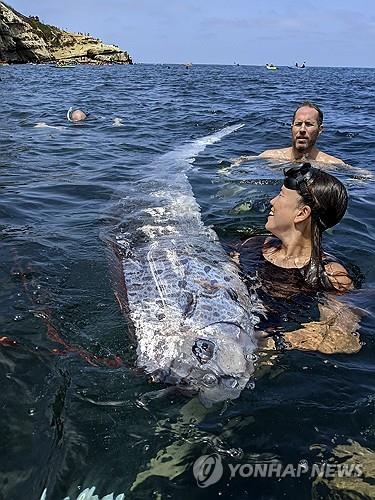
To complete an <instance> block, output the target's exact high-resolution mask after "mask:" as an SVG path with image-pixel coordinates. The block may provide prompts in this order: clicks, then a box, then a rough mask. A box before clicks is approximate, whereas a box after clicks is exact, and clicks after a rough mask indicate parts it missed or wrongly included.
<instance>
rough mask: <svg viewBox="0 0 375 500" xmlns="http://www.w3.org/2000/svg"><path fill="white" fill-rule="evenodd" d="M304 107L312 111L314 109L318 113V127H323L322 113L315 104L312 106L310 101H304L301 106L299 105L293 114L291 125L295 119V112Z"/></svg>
mask: <svg viewBox="0 0 375 500" xmlns="http://www.w3.org/2000/svg"><path fill="white" fill-rule="evenodd" d="M304 106H306V107H308V108H313V109H316V111H317V112H318V125H319V127H320V126H321V125H323V111H322V110H321V109H320V108H319V106H318V105H317V104H314V103H313V102H311V101H304V102H303V103H302V104H300V105H299V106H298V107H297V108H296V110H295V112H294V114H293V120H292V123H293V122H294V118H295V117H296V113H297V111H298V110H299V109H300V108H303V107H304Z"/></svg>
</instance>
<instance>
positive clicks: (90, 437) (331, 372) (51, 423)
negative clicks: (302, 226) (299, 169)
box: [0, 65, 375, 500]
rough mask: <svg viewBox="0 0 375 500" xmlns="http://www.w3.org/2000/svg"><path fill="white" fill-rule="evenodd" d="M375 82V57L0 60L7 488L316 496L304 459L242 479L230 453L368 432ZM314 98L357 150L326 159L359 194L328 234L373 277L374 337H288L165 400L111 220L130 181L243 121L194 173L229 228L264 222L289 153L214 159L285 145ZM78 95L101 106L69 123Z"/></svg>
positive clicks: (53, 492)
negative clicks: (139, 353) (286, 469)
mask: <svg viewBox="0 0 375 500" xmlns="http://www.w3.org/2000/svg"><path fill="white" fill-rule="evenodd" d="M374 88H375V70H373V69H355V68H351V69H341V68H308V69H306V70H304V71H300V70H298V71H297V70H295V69H294V68H280V69H279V70H278V71H275V72H271V71H267V70H266V69H265V68H262V67H247V66H233V67H230V66H193V67H191V68H189V69H186V68H185V67H184V66H178V65H134V66H103V67H75V68H71V69H57V68H53V67H50V66H47V65H40V66H34V65H24V66H8V67H0V96H1V105H2V106H1V108H2V109H1V114H0V124H1V129H0V130H1V132H0V133H1V135H0V148H1V149H0V172H1V183H0V190H1V203H0V235H1V250H0V252H1V254H0V255H1V261H0V273H1V281H2V286H1V289H0V294H1V299H2V300H1V314H0V325H1V333H0V336H1V337H2V344H1V345H0V373H1V380H2V395H1V414H0V415H1V416H0V419H1V426H0V442H1V450H2V452H1V459H0V498H11V499H16V498H17V499H20V500H21V499H25V500H26V499H39V497H40V495H41V493H42V491H43V490H44V488H46V487H47V491H48V496H47V498H51V499H53V500H59V499H60V498H64V496H66V495H71V496H72V497H74V498H75V496H76V495H77V494H78V493H79V492H80V491H82V490H83V489H84V488H85V487H89V486H93V485H95V486H96V487H97V493H98V494H100V495H104V494H105V493H107V492H111V491H114V492H115V493H117V494H118V493H120V492H124V493H125V494H126V498H137V499H138V498H171V499H174V498H179V499H180V498H181V499H191V498H197V499H199V498H205V499H207V498H217V497H221V498H233V499H242V498H257V499H279V498H280V499H281V498H298V499H308V498H311V495H312V493H311V492H312V479H310V478H309V477H308V476H306V475H304V476H302V477H300V478H293V477H290V476H287V477H285V478H282V479H278V478H275V477H271V478H267V479H264V478H251V477H248V478H245V477H242V478H241V477H236V478H234V479H231V480H230V477H229V469H228V464H241V463H259V462H267V461H271V460H278V461H279V462H280V463H282V464H289V463H291V464H295V465H297V464H298V463H299V462H301V460H307V462H308V463H310V464H312V463H321V462H323V461H324V460H327V459H328V458H329V457H330V456H331V454H332V450H333V448H334V447H335V446H337V445H340V444H344V443H348V442H350V440H352V441H355V442H358V443H360V444H361V445H362V446H364V447H366V448H369V449H374V446H375V435H374V431H375V427H374V394H373V392H374V361H373V360H374V327H375V317H374V313H375V310H374V303H373V297H374V285H375V265H374V264H375V259H374V252H373V247H374V230H375V227H374V226H375V222H374V195H375V190H374V186H375V184H374V179H371V176H370V175H366V174H364V173H363V170H366V171H368V172H369V173H375V172H374V170H375V169H374V160H375V153H374V151H375V149H374V146H375V132H374V126H373V125H374V119H373V117H374V113H375V103H374V99H373V94H374ZM305 99H310V100H313V101H315V102H317V103H319V105H321V107H322V108H323V111H324V113H325V120H324V121H325V131H324V133H323V134H322V135H321V137H320V139H319V145H320V147H321V149H322V150H323V151H326V152H328V153H330V154H333V155H335V156H339V157H341V158H343V159H344V160H345V161H346V162H347V163H348V164H350V165H351V166H352V167H354V168H353V169H350V168H345V169H333V170H332V173H334V174H335V175H337V176H338V177H339V178H340V179H341V180H342V181H343V182H344V183H345V184H346V186H347V188H348V191H349V195H350V204H349V208H348V212H347V214H346V216H345V218H344V220H343V221H342V223H341V224H340V225H339V226H338V227H337V228H335V229H334V230H333V231H332V232H331V233H330V234H329V235H328V236H327V241H326V245H327V248H328V249H329V250H330V251H332V252H333V253H334V254H335V255H337V256H338V257H339V258H340V259H342V260H343V261H344V262H345V263H346V264H347V265H348V266H349V267H351V268H355V269H358V275H359V277H360V281H362V284H361V287H360V288H359V289H358V290H355V291H352V292H350V293H349V294H348V297H347V299H346V300H347V301H348V302H349V303H350V304H351V307H353V308H356V309H357V310H358V311H360V314H361V322H360V327H359V335H360V338H361V341H362V343H363V347H362V349H361V351H360V352H359V353H357V354H352V355H345V354H332V355H324V354H320V353H317V352H306V351H286V352H284V353H283V354H280V356H279V358H278V359H277V361H275V363H274V365H273V366H272V367H271V369H270V370H269V371H268V373H267V374H265V375H264V376H263V377H260V378H259V380H257V381H256V383H255V386H254V388H253V389H248V390H245V391H244V392H243V393H242V395H241V397H240V398H239V399H238V400H236V401H232V402H230V403H228V404H226V405H224V406H223V405H221V406H220V407H218V408H217V407H214V408H212V409H211V410H209V411H207V412H206V413H204V411H203V410H202V409H200V408H199V407H198V406H194V401H193V400H192V401H189V400H188V399H187V398H185V397H183V396H181V395H176V396H174V397H171V396H169V397H155V398H152V397H151V396H150V394H151V395H152V394H154V393H155V395H157V394H158V393H157V392H156V391H158V389H160V386H158V385H156V384H151V383H149V381H148V380H147V377H146V376H145V375H144V374H142V373H139V372H138V371H136V370H135V369H134V349H133V347H132V343H131V341H130V338H129V334H128V331H127V328H126V325H125V322H124V318H123V316H122V315H121V312H120V311H119V308H118V305H117V302H116V300H115V298H114V294H113V289H112V287H111V280H110V271H109V269H108V261H107V258H106V252H105V245H104V243H103V241H102V238H101V235H102V234H103V231H104V232H105V231H106V229H107V228H108V227H111V225H115V224H116V222H117V220H118V216H119V210H120V209H121V203H119V202H120V200H121V196H122V194H123V192H124V189H126V186H132V185H134V183H135V182H137V180H139V179H140V178H141V177H142V176H143V175H144V174H145V172H147V165H149V164H150V163H151V162H152V161H153V160H155V159H156V158H159V157H160V156H161V155H163V154H165V153H167V152H169V151H173V150H174V149H176V148H177V147H178V146H179V145H181V144H185V143H187V142H190V141H192V140H194V139H196V138H199V137H202V136H206V135H208V134H211V133H214V132H215V131H217V130H220V129H222V128H223V127H225V126H227V125H230V124H234V123H243V124H244V127H242V128H241V129H239V130H238V131H237V132H235V133H233V134H231V135H229V136H227V137H225V138H224V139H222V141H221V142H219V143H216V144H214V145H212V146H208V147H207V148H206V149H205V151H204V152H203V153H202V154H201V155H199V156H198V157H197V158H196V160H195V162H194V164H193V167H192V170H191V171H190V174H189V180H190V182H191V184H192V187H193V190H194V193H195V196H196V199H197V201H198V203H199V205H200V206H201V209H202V218H203V220H204V222H205V223H206V224H207V225H212V226H213V228H214V229H215V230H216V231H217V233H218V235H219V237H220V238H221V239H222V240H223V241H239V240H240V238H241V237H243V235H245V234H252V233H257V232H262V230H263V227H264V224H265V221H266V218H267V213H268V206H269V205H268V203H269V200H270V199H271V198H272V197H273V196H274V195H275V194H276V193H277V192H278V189H279V187H280V179H281V168H280V165H270V164H269V162H267V161H264V160H260V159H259V160H254V161H249V162H247V163H245V164H243V165H241V166H240V167H238V168H236V169H232V170H231V171H228V172H225V171H224V172H223V169H222V167H221V165H220V162H221V161H222V160H228V159H231V158H234V157H237V156H239V155H242V154H247V155H254V154H258V153H259V152H261V151H262V150H264V149H267V148H274V147H285V146H288V145H289V136H290V129H289V123H290V120H291V114H292V112H293V110H294V108H295V106H296V104H297V103H299V102H301V101H303V100H305ZM70 106H80V107H82V108H83V109H85V110H87V111H89V112H90V117H89V119H88V120H87V121H85V122H83V123H79V124H72V123H69V122H67V120H66V111H67V109H68V108H69V107H70ZM115 118H120V119H122V124H123V126H115V125H114V119H115ZM37 123H46V124H48V125H49V126H53V127H57V128H46V127H35V125H36V124H37ZM243 203H247V206H248V210H239V209H238V207H241V206H242V204H243ZM122 209H123V210H124V209H126V207H122ZM5 337H6V339H5ZM119 359H121V360H122V364H121V366H117V361H118V360H119ZM145 394H147V397H144V395H145ZM163 449H165V450H167V452H170V454H171V456H172V457H173V458H174V459H175V461H176V462H177V465H176V464H175V463H174V462H173V460H172V462H173V463H172V462H171V460H170V459H168V458H166V459H165V465H164V468H163V471H164V475H165V476H166V477H162V476H155V475H150V476H149V477H145V478H144V480H143V481H142V482H141V481H140V482H139V484H138V485H137V486H133V489H132V490H131V487H132V485H133V484H134V481H135V480H136V478H137V474H138V473H139V472H142V471H145V470H147V468H148V464H149V462H150V460H151V459H153V458H154V457H156V456H157V454H158V452H159V453H161V450H163ZM215 452H216V453H218V454H219V455H220V456H221V457H222V461H223V466H224V473H223V477H222V478H221V479H219V480H218V481H217V482H216V483H215V484H212V485H211V486H209V487H207V488H199V487H198V486H197V482H196V480H195V478H194V475H193V464H194V462H195V460H196V459H197V458H199V457H200V456H202V455H207V454H211V453H215Z"/></svg>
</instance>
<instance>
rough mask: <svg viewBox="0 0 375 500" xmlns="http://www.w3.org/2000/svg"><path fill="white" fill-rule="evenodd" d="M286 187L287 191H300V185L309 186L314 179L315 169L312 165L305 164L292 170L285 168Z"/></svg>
mask: <svg viewBox="0 0 375 500" xmlns="http://www.w3.org/2000/svg"><path fill="white" fill-rule="evenodd" d="M283 172H284V176H285V179H284V186H285V187H286V188H287V189H294V190H295V191H298V190H299V188H300V185H301V184H302V183H304V184H305V185H308V184H309V183H310V182H309V181H310V180H311V177H312V172H313V167H312V166H311V164H310V163H303V164H302V165H297V166H295V167H291V168H288V169H286V168H284V170H283Z"/></svg>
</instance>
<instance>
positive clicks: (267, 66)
mask: <svg viewBox="0 0 375 500" xmlns="http://www.w3.org/2000/svg"><path fill="white" fill-rule="evenodd" d="M266 68H267V69H272V70H275V69H279V68H278V67H277V66H275V65H274V64H272V63H267V64H266Z"/></svg>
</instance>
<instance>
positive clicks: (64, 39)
mask: <svg viewBox="0 0 375 500" xmlns="http://www.w3.org/2000/svg"><path fill="white" fill-rule="evenodd" d="M0 61H3V62H4V61H5V62H11V63H26V62H48V61H74V62H79V63H92V64H104V63H112V62H115V63H122V64H132V60H131V57H130V56H129V54H128V53H127V52H125V51H123V50H121V49H120V48H119V47H117V46H116V45H106V44H104V43H103V42H101V41H100V40H99V39H97V38H93V37H92V36H90V35H88V34H87V35H85V34H82V33H69V32H67V31H64V30H61V29H59V28H57V27H56V26H50V25H48V24H44V23H42V22H40V20H39V18H38V17H31V16H30V17H26V16H24V15H22V14H20V13H19V12H17V11H15V10H14V9H12V7H10V6H9V5H7V4H5V3H3V2H0Z"/></svg>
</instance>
